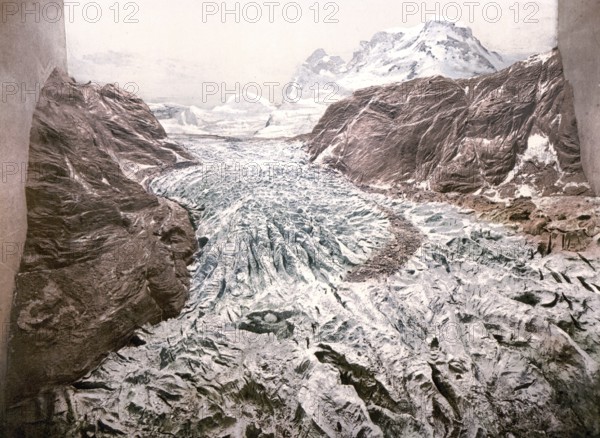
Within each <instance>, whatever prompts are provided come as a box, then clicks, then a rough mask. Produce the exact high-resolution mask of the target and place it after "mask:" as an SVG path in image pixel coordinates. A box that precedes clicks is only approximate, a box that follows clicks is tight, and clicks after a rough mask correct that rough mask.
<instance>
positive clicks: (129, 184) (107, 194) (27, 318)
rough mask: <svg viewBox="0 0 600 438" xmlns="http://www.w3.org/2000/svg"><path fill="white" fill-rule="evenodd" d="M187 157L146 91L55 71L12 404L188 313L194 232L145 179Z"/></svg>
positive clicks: (37, 125) (19, 311)
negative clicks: (144, 96)
mask: <svg viewBox="0 0 600 438" xmlns="http://www.w3.org/2000/svg"><path fill="white" fill-rule="evenodd" d="M186 158H190V157H189V156H187V154H186V152H185V151H184V150H182V149H180V148H179V147H178V146H176V145H173V144H170V143H169V142H168V141H167V139H166V134H165V132H164V130H163V129H162V127H161V125H160V124H159V123H158V121H157V120H156V119H155V118H154V116H153V115H152V113H151V112H150V110H149V109H148V107H147V106H146V105H145V104H144V103H143V102H142V101H141V100H140V99H138V98H135V97H133V96H131V95H128V94H127V93H125V92H124V91H122V90H119V89H118V88H117V87H114V86H112V85H107V86H105V87H102V88H101V87H98V86H94V85H87V86H83V85H77V84H76V83H75V82H74V81H72V80H70V79H69V78H67V77H66V76H65V75H64V74H62V73H60V72H59V71H55V72H54V74H53V75H52V76H51V78H50V79H49V81H48V83H47V84H46V86H45V87H44V91H43V93H42V97H41V99H40V101H39V103H38V106H37V109H36V112H35V115H34V120H33V128H32V131H31V145H30V158H29V174H28V181H27V185H26V195H27V204H28V227H29V228H28V234H27V242H26V246H25V249H24V256H23V260H22V263H21V268H20V272H19V274H18V276H17V290H16V297H15V303H14V309H13V315H12V329H11V332H12V337H11V340H10V347H9V350H10V352H9V375H8V381H9V400H10V401H12V402H15V401H16V400H18V399H20V398H22V397H25V396H28V395H32V394H35V393H36V392H38V391H39V390H40V389H41V388H42V387H44V386H47V385H52V384H55V383H64V382H70V381H73V380H74V379H76V378H78V377H80V376H82V375H83V374H85V373H86V372H87V371H88V370H90V369H91V368H93V367H94V366H96V365H97V364H98V363H99V362H100V361H101V360H102V358H103V357H104V356H105V355H106V354H107V353H108V352H110V351H111V350H114V349H116V348H120V347H122V346H124V345H125V344H127V342H128V341H129V339H130V337H131V335H132V332H133V331H134V330H135V329H136V328H138V327H140V326H142V325H143V324H146V323H148V322H150V323H157V322H159V321H161V320H162V319H165V318H170V317H174V316H176V315H177V314H178V313H179V312H180V311H181V309H182V308H183V306H184V303H185V301H186V298H187V294H188V287H189V274H188V272H187V264H188V263H189V262H190V260H191V257H192V255H193V253H194V251H195V249H196V243H195V236H194V230H193V228H192V225H191V224H190V220H189V217H188V214H187V212H186V211H185V210H184V209H183V208H182V207H180V206H179V205H177V204H175V203H173V202H171V201H168V200H166V199H161V198H158V197H156V196H155V195H152V194H150V193H148V192H147V191H146V190H145V189H144V187H143V186H142V185H140V182H142V181H145V180H147V178H149V177H150V176H151V175H152V174H153V173H156V172H157V171H158V170H160V168H161V167H165V166H168V165H173V164H175V163H176V162H177V161H178V160H179V161H181V159H186Z"/></svg>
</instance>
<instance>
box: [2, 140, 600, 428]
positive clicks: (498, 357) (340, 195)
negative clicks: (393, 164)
mask: <svg viewBox="0 0 600 438" xmlns="http://www.w3.org/2000/svg"><path fill="white" fill-rule="evenodd" d="M180 140H181V141H183V142H184V143H185V145H186V147H187V148H188V149H189V150H190V151H191V152H192V153H195V154H197V155H198V156H199V157H202V162H203V164H202V166H196V167H189V168H186V169H179V170H175V171H172V172H170V173H168V174H165V175H163V176H162V177H160V178H158V179H157V180H155V181H154V183H153V184H152V187H153V189H154V190H155V191H156V192H158V193H160V194H164V195H166V196H170V197H172V198H174V199H177V200H178V201H180V202H182V203H183V204H185V205H186V206H187V207H188V209H189V210H190V214H191V215H192V217H193V218H194V219H195V220H197V221H198V224H199V227H200V228H199V229H198V232H197V236H198V238H199V242H200V243H201V246H203V250H202V252H201V254H200V255H199V256H198V260H197V263H196V264H195V266H194V269H193V289H192V291H191V298H190V301H189V303H188V305H187V307H186V309H185V310H184V311H183V313H182V314H181V316H180V317H178V318H176V319H173V320H169V321H166V322H163V323H162V324H160V325H159V326H156V327H152V328H151V327H148V326H147V327H144V328H143V329H141V330H139V332H138V334H137V335H136V339H135V342H134V344H135V345H136V346H132V347H129V348H125V349H123V350H121V351H119V352H118V353H114V354H111V355H110V357H108V358H107V359H106V360H105V361H104V363H103V364H102V365H101V366H100V367H99V368H98V369H96V370H95V371H93V372H92V373H91V374H90V375H88V376H86V377H85V378H84V379H82V380H81V381H80V382H77V383H76V384H75V385H73V386H68V387H62V388H55V389H52V390H49V391H48V392H47V393H46V394H45V395H44V396H41V397H39V398H38V399H36V400H31V401H29V402H28V403H23V404H22V405H20V406H18V407H15V408H14V409H16V412H19V413H20V414H21V416H22V419H23V421H24V423H26V424H27V427H28V430H32V431H34V433H35V432H39V433H42V434H44V433H45V434H46V436H75V435H77V436H91V435H90V434H96V436H112V435H115V434H118V433H121V434H124V435H126V436H132V437H135V436H140V437H141V436H144V437H145V436H163V435H167V436H178V437H217V436H218V437H221V436H234V437H249V436H256V437H258V436H273V437H285V436H288V437H297V436H307V437H321V436H329V437H337V436H339V437H346V436H361V437H400V436H402V437H405V436H406V437H410V436H415V437H417V436H419V437H421V436H429V437H438V436H463V435H464V436H502V435H506V436H575V434H577V433H579V434H582V435H583V434H585V433H588V434H591V435H594V434H597V433H598V431H599V430H600V429H599V428H600V424H599V418H600V415H599V414H600V413H599V412H598V410H599V406H600V404H599V403H598V400H599V395H600V381H599V380H598V373H597V367H598V359H599V354H598V345H600V339H599V336H598V334H599V333H600V330H599V328H600V327H599V324H600V319H599V313H598V312H599V311H600V288H599V287H598V286H596V285H598V284H600V275H599V274H598V273H597V272H596V267H597V266H598V260H597V258H593V257H591V256H589V257H588V259H591V261H590V263H589V264H588V263H586V262H584V261H583V259H582V258H580V257H578V256H577V255H574V256H571V255H567V254H555V255H552V256H551V257H547V258H543V259H542V258H539V256H536V257H535V258H532V254H533V248H530V246H529V244H528V243H527V242H526V241H525V240H524V239H523V238H521V237H519V236H517V235H515V234H514V232H512V231H510V230H508V229H506V228H504V227H502V226H499V225H491V224H487V223H483V222H479V221H478V220H476V218H475V217H473V216H472V215H471V214H469V213H468V212H465V211H461V210H458V209H456V208H453V207H450V206H448V205H445V204H432V203H424V204H413V203H410V202H407V201H401V200H397V199H390V198H387V197H386V196H384V195H373V194H366V193H363V192H360V191H359V190H358V189H356V188H355V187H353V186H352V185H351V184H350V183H349V182H348V181H346V180H345V179H344V178H342V177H341V176H340V175H339V174H337V173H334V172H332V171H328V170H323V169H319V168H316V167H314V166H312V165H310V164H308V162H307V156H306V155H305V153H304V152H303V151H302V150H301V147H300V145H299V144H291V145H289V144H288V145H285V144H281V143H280V142H275V141H252V142H241V143H240V142H239V141H227V140H214V139H212V140H211V139H192V138H187V137H185V136H182V137H180ZM384 212H388V213H387V214H386V213H384ZM389 212H391V214H394V215H398V216H399V217H404V218H406V219H408V220H409V221H410V222H412V223H413V224H414V226H415V227H416V228H418V230H419V231H420V232H421V234H422V235H423V236H424V238H425V241H424V243H423V245H422V246H421V247H420V249H419V250H418V251H417V253H415V254H414V255H413V256H412V257H411V258H410V260H409V261H408V262H407V263H406V264H405V265H404V266H402V267H398V269H397V270H396V271H395V272H393V273H392V274H391V275H383V276H380V277H372V278H368V279H365V280H364V281H363V282H360V283H358V282H350V281H348V280H347V278H348V273H349V272H352V271H353V270H354V269H356V268H357V267H358V266H360V265H363V264H364V263H365V262H367V261H368V260H370V259H372V258H373V257H374V256H375V255H376V254H377V251H378V250H379V249H381V248H384V247H385V246H386V245H387V244H389V243H390V241H391V240H392V235H391V233H390V228H389V227H390V222H389V220H388V216H387V215H388V214H390V213H389ZM566 406H568V409H565V407H566ZM42 430H43V432H42ZM86 434H87V435H86ZM40 436H41V435H40Z"/></svg>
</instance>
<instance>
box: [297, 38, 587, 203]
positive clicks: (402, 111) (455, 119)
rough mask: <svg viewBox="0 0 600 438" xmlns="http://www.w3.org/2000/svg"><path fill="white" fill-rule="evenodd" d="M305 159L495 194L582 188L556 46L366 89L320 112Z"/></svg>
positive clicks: (390, 181)
mask: <svg viewBox="0 0 600 438" xmlns="http://www.w3.org/2000/svg"><path fill="white" fill-rule="evenodd" d="M308 146H309V150H310V153H311V155H312V158H313V159H314V160H318V161H319V162H322V163H327V164H330V165H331V166H333V167H335V168H337V169H339V170H341V171H343V172H345V173H346V174H347V175H348V176H349V177H350V178H351V179H352V180H353V181H355V182H360V183H365V184H372V185H385V186H387V185H397V184H401V183H408V184H415V185H421V186H422V187H424V188H431V189H432V190H434V191H437V192H442V193H444V192H461V193H472V192H476V191H478V190H482V191H486V192H487V193H488V194H491V195H493V196H500V197H506V198H508V197H514V196H517V195H524V196H532V195H536V194H539V195H551V194H572V195H579V194H584V193H589V186H588V185H587V182H586V180H585V177H584V176H583V172H582V168H581V161H580V150H579V138H578V134H577V123H576V119H575V114H574V110H573V97H572V91H571V88H570V86H569V85H568V83H567V82H566V81H565V79H564V76H563V69H562V62H561V57H560V54H559V52H558V51H557V50H555V51H553V52H550V53H548V54H545V55H539V56H535V57H532V58H530V59H528V60H527V61H523V62H519V63H516V64H514V65H513V66H511V67H510V68H508V69H505V70H503V71H501V72H498V73H494V74H490V75H484V76H479V77H474V78H470V79H458V80H453V79H448V78H444V77H441V76H436V77H431V78H424V79H415V80H412V81H409V82H405V83H402V84H394V85H388V86H381V87H371V88H367V89H364V90H360V91H357V92H355V93H354V94H353V96H352V97H350V98H348V99H346V100H343V101H341V102H338V103H336V104H334V105H332V106H331V107H329V109H328V110H327V112H326V114H325V115H324V116H323V118H322V119H321V120H320V122H319V124H318V125H317V126H316V127H315V129H314V130H313V133H312V139H311V140H310V141H309V144H308Z"/></svg>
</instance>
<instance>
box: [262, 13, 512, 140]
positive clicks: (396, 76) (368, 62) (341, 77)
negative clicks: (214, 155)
mask: <svg viewBox="0 0 600 438" xmlns="http://www.w3.org/2000/svg"><path fill="white" fill-rule="evenodd" d="M508 64H509V62H508V61H507V60H505V59H504V58H502V56H500V55H499V54H498V53H495V52H491V51H489V50H488V49H486V48H485V47H484V46H483V45H482V44H481V42H480V41H479V40H478V39H477V38H476V37H475V36H474V35H473V33H472V31H471V29H469V28H468V27H461V26H458V25H456V24H454V23H448V22H443V21H430V22H427V23H425V24H422V25H419V26H416V27H413V28H409V29H404V28H396V29H390V30H386V31H383V32H378V33H377V34H375V35H374V36H373V38H372V39H371V40H370V41H363V42H361V43H360V47H359V48H358V49H357V50H356V51H355V53H354V56H353V58H352V59H351V60H350V61H349V62H348V63H345V64H344V63H343V61H342V60H341V58H339V57H336V56H330V55H328V54H327V53H326V52H325V51H324V50H322V49H319V50H317V51H315V52H314V53H313V54H312V55H311V56H310V57H309V58H308V59H307V60H306V62H304V63H303V64H302V65H301V66H300V67H299V68H298V70H297V71H296V73H295V74H294V78H293V82H294V83H296V84H298V86H299V87H300V88H301V89H302V98H303V99H302V100H301V101H300V102H298V103H290V102H287V103H284V104H283V105H282V106H281V107H280V108H279V109H278V110H277V111H275V113H274V114H273V115H272V120H271V123H270V124H269V126H268V127H267V128H265V129H263V130H262V131H260V133H259V135H261V136H265V137H277V136H281V135H283V134H285V133H287V135H290V136H293V135H298V134H303V133H306V132H310V131H311V130H312V127H313V126H314V124H312V125H311V123H312V122H313V121H314V120H318V119H319V118H320V116H322V115H323V114H324V113H325V109H326V108H327V105H329V104H331V103H333V102H335V101H337V100H339V99H341V98H344V97H347V96H348V95H349V94H351V93H352V92H353V91H355V90H358V89H361V88H366V87H369V86H373V85H383V84H389V83H393V82H403V81H406V80H410V79H414V78H420V77H428V76H435V75H442V76H445V77H449V78H453V79H456V78H467V77H472V76H477V75H482V74H487V73H494V72H496V71H498V70H499V69H501V68H503V67H505V66H507V65H508ZM295 109H298V110H299V111H298V113H295V112H294V110H295Z"/></svg>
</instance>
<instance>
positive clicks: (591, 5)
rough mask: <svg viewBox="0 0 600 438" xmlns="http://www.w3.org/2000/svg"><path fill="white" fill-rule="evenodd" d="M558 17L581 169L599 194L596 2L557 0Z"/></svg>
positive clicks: (599, 4) (599, 11) (599, 26)
mask: <svg viewBox="0 0 600 438" xmlns="http://www.w3.org/2000/svg"><path fill="white" fill-rule="evenodd" d="M558 17H559V18H558V47H559V48H560V51H561V53H562V56H563V62H564V66H565V74H566V77H567V80H569V82H570V83H571V84H572V85H573V88H574V91H575V113H576V115H577V122H578V124H579V136H580V139H581V149H582V161H583V169H584V171H585V173H586V175H587V177H588V180H589V181H590V183H591V185H592V188H593V189H594V191H595V192H596V194H597V195H600V0H559V1H558Z"/></svg>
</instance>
